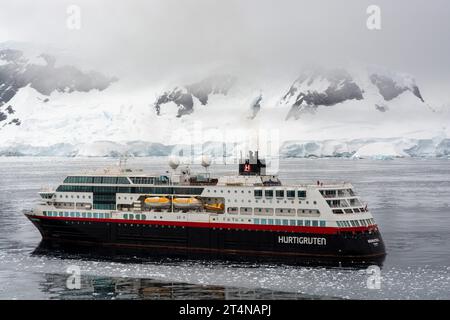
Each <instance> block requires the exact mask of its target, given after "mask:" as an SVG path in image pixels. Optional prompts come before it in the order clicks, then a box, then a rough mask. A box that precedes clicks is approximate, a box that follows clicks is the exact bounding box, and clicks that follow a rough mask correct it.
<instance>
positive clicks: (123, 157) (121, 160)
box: [119, 153, 128, 171]
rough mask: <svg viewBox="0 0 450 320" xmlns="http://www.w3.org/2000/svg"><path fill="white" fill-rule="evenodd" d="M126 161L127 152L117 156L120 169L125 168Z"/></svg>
mask: <svg viewBox="0 0 450 320" xmlns="http://www.w3.org/2000/svg"><path fill="white" fill-rule="evenodd" d="M127 161H128V154H127V153H125V154H123V155H121V156H120V158H119V168H120V171H124V170H126V168H127Z"/></svg>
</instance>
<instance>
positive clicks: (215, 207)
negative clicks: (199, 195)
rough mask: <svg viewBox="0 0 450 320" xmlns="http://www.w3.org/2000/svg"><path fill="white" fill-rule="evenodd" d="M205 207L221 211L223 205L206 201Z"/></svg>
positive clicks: (223, 207)
mask: <svg viewBox="0 0 450 320" xmlns="http://www.w3.org/2000/svg"><path fill="white" fill-rule="evenodd" d="M205 209H206V210H211V211H223V210H224V209H225V205H224V204H223V203H207V204H205Z"/></svg>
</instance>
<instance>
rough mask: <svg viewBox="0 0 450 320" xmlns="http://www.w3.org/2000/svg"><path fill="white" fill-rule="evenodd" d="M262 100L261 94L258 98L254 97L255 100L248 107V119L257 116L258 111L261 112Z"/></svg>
mask: <svg viewBox="0 0 450 320" xmlns="http://www.w3.org/2000/svg"><path fill="white" fill-rule="evenodd" d="M262 99H263V96H262V94H260V95H259V96H258V97H256V99H255V100H253V102H252V103H251V105H250V116H249V117H248V118H249V119H251V120H253V119H255V117H256V116H257V115H258V113H259V111H260V110H261V101H262Z"/></svg>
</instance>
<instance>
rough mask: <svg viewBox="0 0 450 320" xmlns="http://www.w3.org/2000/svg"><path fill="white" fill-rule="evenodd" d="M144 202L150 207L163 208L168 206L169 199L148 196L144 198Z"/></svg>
mask: <svg viewBox="0 0 450 320" xmlns="http://www.w3.org/2000/svg"><path fill="white" fill-rule="evenodd" d="M144 203H145V205H146V206H147V207H151V208H164V207H168V206H170V200H169V198H166V197H149V198H145V200H144Z"/></svg>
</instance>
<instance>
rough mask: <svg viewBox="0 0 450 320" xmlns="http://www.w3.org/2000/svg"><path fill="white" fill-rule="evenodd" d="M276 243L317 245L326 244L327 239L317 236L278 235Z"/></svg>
mask: <svg viewBox="0 0 450 320" xmlns="http://www.w3.org/2000/svg"><path fill="white" fill-rule="evenodd" d="M278 243H286V244H291V243H292V244H310V245H317V246H326V245H327V239H325V238H317V237H292V236H278Z"/></svg>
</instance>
